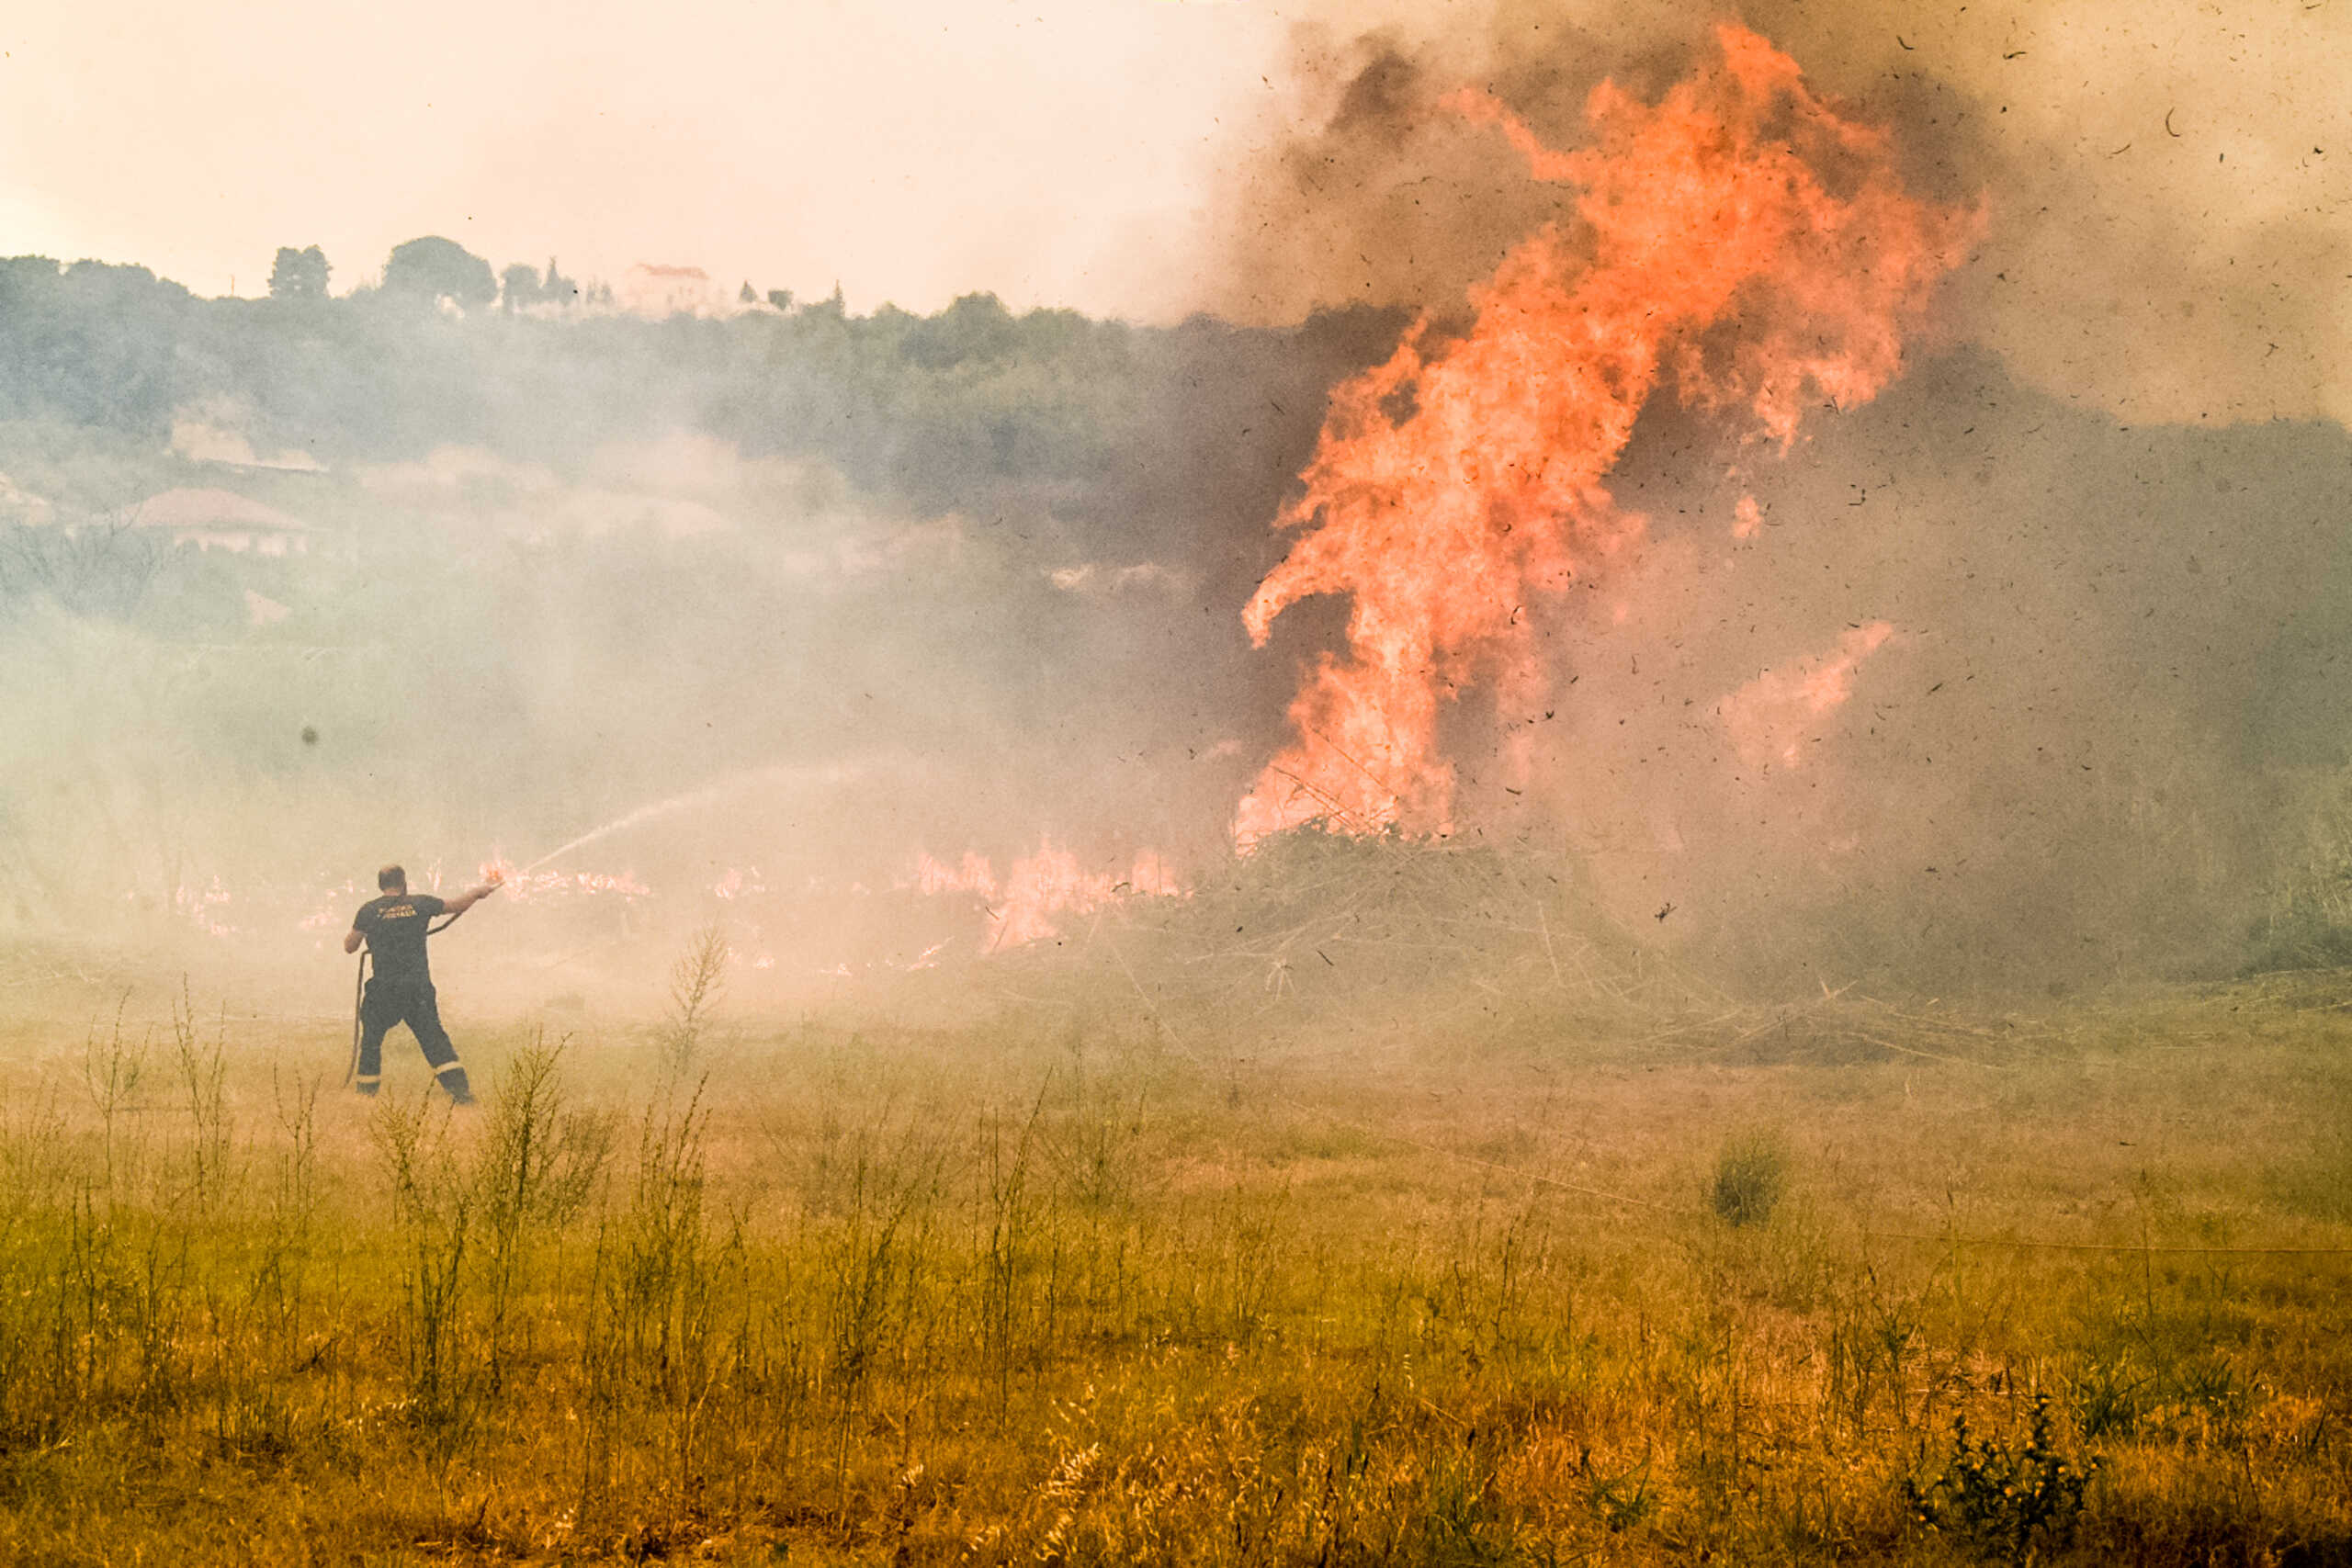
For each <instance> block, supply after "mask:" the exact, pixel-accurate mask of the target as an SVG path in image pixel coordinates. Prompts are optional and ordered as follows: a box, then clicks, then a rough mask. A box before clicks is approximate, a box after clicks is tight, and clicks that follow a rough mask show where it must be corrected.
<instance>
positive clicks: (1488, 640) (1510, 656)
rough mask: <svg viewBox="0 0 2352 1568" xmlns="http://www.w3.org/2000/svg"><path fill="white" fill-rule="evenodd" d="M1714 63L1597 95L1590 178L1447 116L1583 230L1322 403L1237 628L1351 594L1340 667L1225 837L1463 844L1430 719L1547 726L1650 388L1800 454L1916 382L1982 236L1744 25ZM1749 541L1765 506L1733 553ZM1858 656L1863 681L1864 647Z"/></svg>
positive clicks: (1876, 133) (1549, 234) (1583, 168)
mask: <svg viewBox="0 0 2352 1568" xmlns="http://www.w3.org/2000/svg"><path fill="white" fill-rule="evenodd" d="M1716 39H1717V43H1718V46H1719V48H1720V51H1721V54H1720V57H1719V58H1718V59H1715V60H1714V61H1713V62H1711V63H1709V64H1707V65H1706V66H1704V67H1703V68H1702V69H1701V70H1700V71H1699V72H1698V73H1696V74H1694V75H1693V76H1692V77H1691V78H1690V79H1689V80H1686V81H1684V82H1682V83H1681V84H1679V85H1677V86H1675V87H1674V88H1672V89H1671V90H1670V91H1669V92H1668V93H1667V95H1666V96H1665V97H1664V98H1663V99H1662V100H1661V101H1659V102H1658V103H1657V104H1655V105H1651V104H1645V103H1643V102H1640V101H1639V100H1637V99H1635V98H1634V97H1633V96H1630V95H1628V94H1627V93H1625V92H1624V91H1623V90H1622V89H1620V88H1618V87H1617V86H1615V85H1613V84H1611V83H1606V82H1604V83H1603V84H1602V85H1600V87H1599V88H1597V89H1596V90H1595V91H1594V92H1593V94H1592V96H1591V97H1590V99H1589V102H1588V104H1587V106H1586V117H1587V119H1588V120H1589V124H1590V127H1591V130H1592V133H1593V139H1592V143H1591V145H1590V146H1589V147H1586V148H1583V149H1580V150H1577V151H1574V152H1558V151H1555V150H1553V149H1550V148H1547V147H1545V146H1544V145H1543V144H1542V143H1541V142H1539V141H1537V140H1536V138H1535V136H1534V134H1533V133H1532V131H1531V130H1528V128H1527V127H1526V126H1524V125H1522V124H1521V122H1520V121H1519V120H1518V119H1516V118H1514V117H1512V116H1511V115H1510V113H1509V112H1508V111H1507V110H1505V109H1504V108H1503V107H1501V106H1500V105H1499V104H1498V103H1496V102H1495V101H1494V100H1492V99H1491V98H1488V97H1487V96H1484V95H1482V94H1479V93H1476V92H1470V91H1464V92H1458V93H1455V94H1453V95H1452V96H1450V97H1449V98H1447V99H1446V100H1445V103H1446V106H1447V107H1450V108H1452V109H1453V110H1454V111H1456V112H1458V113H1460V114H1462V115H1464V117H1466V118H1469V119H1471V120H1473V121H1476V122H1479V123H1485V124H1491V125H1494V126H1496V127H1498V129H1499V130H1501V132H1502V134H1503V135H1504V137H1505V138H1506V139H1508V140H1509V141H1510V143H1511V145H1512V146H1514V147H1515V148H1517V149H1518V150H1519V152H1521V154H1522V155H1523V156H1524V157H1525V158H1526V160H1527V163H1528V165H1529V168H1530V170H1531V172H1532V174H1533V175H1534V176H1535V177H1536V178H1537V179H1539V180H1546V181H1557V182H1563V183H1566V184H1569V185H1573V186H1577V187H1579V191H1580V194H1579V195H1578V196H1577V198H1576V203H1575V210H1576V220H1575V221H1574V222H1572V223H1568V222H1555V223H1550V224H1546V225H1545V226H1544V228H1543V229H1541V230H1539V231H1537V232H1536V233H1534V234H1533V235H1532V236H1531V237H1529V238H1528V239H1526V240H1524V241H1522V242H1521V243H1519V244H1518V245H1517V246H1516V247H1515V248H1514V249H1513V250H1512V251H1511V252H1510V254H1509V255H1507V256H1506V257H1505V259H1504V260H1503V262H1502V264H1501V265H1500V267H1499V268H1498V270H1497V271H1496V273H1495V275H1494V276H1492V277H1491V278H1489V279H1488V280H1487V282H1486V283H1485V284H1483V285H1481V286H1479V287H1477V288H1474V289H1473V290H1472V291H1471V295H1470V301H1469V302H1470V305H1471V307H1472V310H1473V312H1474V321H1473V323H1472V325H1471V327H1470V330H1469V331H1468V333H1467V334H1466V335H1464V337H1462V338H1461V339H1460V340H1459V341H1456V342H1453V343H1451V344H1443V345H1439V344H1435V343H1433V342H1432V337H1433V334H1432V333H1431V330H1430V321H1429V319H1428V318H1427V317H1426V316H1425V317H1424V318H1423V319H1422V320H1421V321H1419V322H1418V323H1416V325H1415V326H1414V328H1413V329H1412V330H1411V331H1410V332H1409V333H1407V335H1406V338H1405V340H1404V342H1403V343H1402V344H1400V345H1399V346H1398V347H1397V351H1396V353H1395V354H1394V355H1392V356H1391V357H1390V358H1389V359H1388V360H1387V362H1386V363H1385V364H1383V365H1380V366H1378V367H1374V369H1371V370H1369V371H1366V372H1364V373H1363V374H1362V375H1360V376H1358V377H1356V378H1353V379H1352V380H1351V381H1349V382H1347V383H1346V384H1344V385H1343V386H1341V387H1340V389H1338V390H1337V391H1335V392H1334V393H1333V395H1332V399H1331V405H1330V410H1329V414H1328V416H1327V418H1326V421H1325V423H1324V427H1323V432H1322V435H1321V438H1320V441H1319V443H1318V445H1317V450H1316V453H1315V456H1314V457H1313V459H1312V460H1311V461H1310V462H1309V464H1308V466H1307V468H1306V471H1305V473H1304V474H1303V476H1302V479H1303V480H1304V484H1305V490H1304V493H1303V494H1301V496H1300V497H1299V499H1298V500H1297V501H1296V502H1294V503H1293V504H1292V505H1291V506H1289V507H1288V508H1287V509H1286V510H1285V511H1284V512H1283V513H1282V514H1281V516H1280V517H1279V518H1278V519H1277V520H1276V525H1277V526H1278V527H1283V528H1295V529H1298V530H1301V535H1300V537H1299V539H1298V541H1297V544H1296V546H1295V547H1294V548H1293V549H1292V551H1291V553H1290V554H1289V556H1288V557H1287V558H1285V559H1284V560H1283V562H1282V563H1281V564H1280V565H1279V566H1277V567H1276V568H1275V569H1274V570H1272V572H1271V573H1269V574H1268V575H1267V577H1266V579H1265V581H1263V582H1261V584H1260V585H1259V587H1258V591H1257V593H1256V594H1255V595H1254V596H1253V597H1252V599H1251V600H1250V604H1249V605H1248V607H1247V609H1246V610H1245V611H1244V613H1243V621H1244V624H1245V626H1247V627H1248V629H1249V632H1250V637H1251V638H1252V640H1253V641H1255V642H1256V643H1257V644H1258V645H1259V646H1261V647H1262V646H1263V645H1264V643H1265V641H1266V638H1267V636H1268V634H1269V631H1270V628H1271V626H1272V622H1273V620H1274V617H1275V616H1277V615H1280V614H1282V612H1283V610H1284V609H1286V608H1288V607H1289V606H1290V605H1291V604H1295V603H1297V602H1298V601H1299V600H1301V599H1304V598H1307V597H1309V596H1312V595H1315V594H1319V593H1343V594H1346V595H1348V596H1349V601H1350V605H1349V617H1348V627H1347V648H1346V650H1345V652H1344V654H1337V653H1326V654H1324V655H1322V656H1321V658H1320V659H1319V660H1318V661H1317V664H1316V665H1315V667H1314V668H1313V669H1312V670H1311V671H1308V672H1307V673H1306V678H1305V682H1304V684H1303V686H1302V688H1301V690H1300V691H1299V692H1298V694H1297V695H1296V696H1295V698H1294V699H1293V701H1292V703H1291V705H1290V710H1289V716H1290V721H1291V725H1292V727H1293V728H1294V730H1295V738H1294V739H1292V741H1291V743H1290V744H1289V745H1288V746H1287V747H1285V748H1284V749H1283V750H1282V751H1281V752H1280V753H1279V754H1278V755H1276V756H1275V757H1274V759H1273V760H1272V761H1271V762H1269V763H1268V764H1267V766H1266V768H1265V770H1264V772H1263V773H1261V774H1260V776H1259V778H1258V780H1257V782H1256V784H1255V785H1254V786H1253V787H1252V788H1251V790H1250V793H1249V795H1247V796H1246V797H1245V798H1244V799H1243V800H1242V802H1241V804H1240V807H1239V808H1238V811H1237V813H1236V815H1235V818H1234V824H1233V828H1234V837H1235V839H1236V841H1237V842H1238V843H1239V844H1240V845H1242V846H1243V847H1244V848H1246V847H1248V846H1249V845H1250V844H1251V843H1253V842H1255V841H1256V840H1259V839H1261V838H1262V837H1264V836H1265V835H1267V834H1269V833H1272V832H1278V831H1280V830H1282V829H1286V828H1291V827H1295V826H1297V825H1299V824H1302V823H1305V822H1309V821H1316V820H1321V821H1323V822H1326V823H1328V824H1329V825H1330V826H1331V827H1334V828H1336V829H1343V830H1348V831H1355V832H1371V831H1378V830H1383V829H1392V828H1393V829H1399V830H1402V831H1405V832H1408V833H1416V834H1442V833H1445V832H1447V831H1449V830H1451V829H1452V827H1453V811H1454V785H1455V779H1454V770H1453V763H1452V761H1450V760H1449V759H1448V758H1447V757H1446V756H1445V755H1444V753H1443V750H1442V746H1441V743H1440V739H1439V722H1440V717H1441V714H1442V706H1443V705H1444V703H1446V702H1449V701H1451V700H1453V698H1454V697H1455V696H1457V695H1458V694H1460V693H1462V692H1463V691H1464V690H1466V689H1469V688H1472V687H1484V688H1487V689H1488V690H1490V691H1491V692H1492V693H1493V694H1494V696H1495V698H1496V700H1497V701H1498V704H1500V705H1507V706H1509V707H1510V708H1512V709H1514V710H1517V709H1521V708H1522V707H1532V706H1536V705H1542V704H1543V702H1544V697H1545V694H1546V693H1547V692H1548V691H1549V690H1550V689H1551V688H1552V684H1553V682H1552V671H1550V670H1549V669H1548V668H1547V667H1546V665H1545V662H1544V659H1543V658H1542V656H1541V653H1540V650H1539V648H1538V644H1537V640H1536V637H1535V634H1534V633H1533V632H1532V629H1531V626H1530V621H1529V616H1528V615H1527V613H1526V611H1527V607H1528V605H1529V604H1531V603H1532V602H1533V601H1535V600H1536V599H1537V598H1538V597H1539V596H1554V595H1558V594H1560V593H1561V592H1564V591H1565V590H1566V589H1567V588H1568V587H1569V586H1570V585H1571V584H1572V583H1575V582H1578V581H1586V582H1589V581H1593V580H1595V579H1597V578H1598V577H1599V576H1600V574H1601V573H1602V572H1604V570H1606V568H1607V566H1608V565H1609V563H1610V561H1611V558H1612V557H1618V556H1622V555H1623V553H1624V552H1625V551H1626V550H1627V549H1628V548H1629V547H1632V546H1634V545H1635V544H1637V543H1638V542H1640V540H1641V539H1642V538H1643V537H1644V536H1645V531H1646V527H1647V524H1646V521H1645V518H1644V517H1643V516H1642V514H1640V513H1636V512H1633V511H1629V510H1626V509H1624V508H1623V507H1621V506H1620V505H1619V504H1618V503H1617V502H1616V500H1615V499H1614V498H1613V497H1612V496H1611V493H1610V491H1609V490H1608V488H1607V486H1606V483H1605V481H1606V479H1608V477H1609V475H1610V473H1611V470H1612V469H1613V468H1615V466H1616V464H1617V461H1618V459H1619V457H1620V456H1621V455H1622V454H1623V451H1624V449H1625V446H1626V444H1627V442H1628V441H1629V440H1630V439H1631V437H1632V435H1633V432H1634V422H1635V420H1636V419H1637V417H1638V416H1639V415H1640V413H1641V411H1642V408H1643V405H1644V404H1645V402H1646V401H1647V400H1648V399H1649V397H1650V395H1651V394H1652V392H1653V391H1655V390H1657V389H1658V388H1659V387H1660V386H1661V385H1665V386H1667V387H1668V388H1670V389H1671V390H1672V392H1673V393H1674V394H1675V396H1676V397H1677V398H1678V399H1679V400H1680V401H1681V402H1682V403H1683V404H1684V405H1685V406H1687V407H1691V408H1694V409H1698V410H1701V411H1704V412H1710V413H1714V414H1718V415H1723V416H1726V417H1734V418H1736V419H1738V420H1740V421H1741V422H1743V423H1746V424H1747V426H1748V427H1749V433H1750V434H1749V438H1750V439H1760V440H1765V441H1769V442H1770V443H1771V444H1773V445H1775V446H1778V448H1779V449H1781V451H1785V450H1786V449H1787V448H1788V446H1790V445H1791V444H1792V442H1793V441H1794V440H1795V438H1796V436H1797V434H1798V427H1799V424H1800V423H1801V421H1802V418H1803V414H1804V410H1805V409H1806V408H1807V407H1809V406H1815V405H1818V404H1821V403H1824V402H1826V403H1830V404H1834V405H1837V406H1839V407H1851V406H1853V405H1855V404H1858V403H1860V402H1865V401H1867V400H1870V399H1871V398H1872V397H1875V396H1876V395H1877V394H1878V392H1879V391H1880V390H1881V389H1883V388H1884V387H1885V386H1886V385H1887V384H1888V383H1889V382H1890V381H1892V380H1893V379H1894V377H1895V376H1896V375H1897V374H1898V373H1899V371H1900V369H1901V367H1902V359H1903V344H1904V342H1905V337H1906V335H1907V334H1909V333H1912V332H1914V331H1916V329H1917V326H1918V325H1919V324H1920V323H1921V321H1922V320H1923V318H1924V315H1925V312H1926V310H1927V307H1928V301H1929V299H1930V297H1931V294H1932V291H1933V288H1934V286H1935V284H1936V283H1937V281H1938V280H1939V278H1940V277H1941V276H1943V275H1944V274H1945V273H1947V272H1948V271H1950V270H1951V268H1952V267H1953V266H1954V265H1956V264H1957V263H1958V261H1959V260H1960V259H1961V254H1962V250H1963V248H1964V246H1965V245H1966V244H1967V243H1969V241H1970V240H1971V239H1972V237H1973V235H1974V233H1975V232H1976V231H1977V228H1978V226H1979V222H1980V216H1981V215H1980V214H1979V213H1978V212H1976V211H1974V210H1971V209H1947V208H1940V207H1937V206H1933V205H1931V204H1928V203H1927V202H1924V201H1921V200H1919V199H1917V198H1916V197H1912V196H1911V195H1909V194H1907V193H1906V192H1905V188H1904V186H1903V183H1902V181H1901V179H1900V178H1899V176H1898V175H1897V172H1896V168H1895V158H1894V149H1893V147H1892V145H1891V144H1890V141H1889V139H1888V136H1887V133H1886V132H1885V131H1884V130H1882V129H1880V128H1877V127H1874V126H1871V125H1865V124H1861V123H1858V122H1857V121H1855V120H1852V119H1849V118H1846V117H1844V116H1843V115H1841V114H1840V113H1839V112H1838V109H1837V108H1836V107H1833V106H1832V105H1830V104H1828V103H1826V101H1824V100H1823V99H1822V98H1820V97H1819V96H1815V94H1814V93H1813V92H1812V91H1811V90H1810V89H1809V88H1808V87H1807V86H1806V85H1805V84H1804V80H1803V78H1802V76H1801V75H1800V73H1799V72H1798V69H1797V66H1796V63H1795V62H1793V61H1792V60H1791V59H1790V58H1789V57H1788V56H1787V55H1785V54H1782V53H1781V51H1778V50H1777V49H1775V48H1773V47H1772V45H1771V44H1770V43H1769V42H1767V41H1766V40H1765V39H1762V38H1760V37H1758V36H1757V35H1756V34H1755V33H1752V32H1749V31H1747V29H1745V28H1739V27H1736V26H1732V25H1725V26H1724V27H1722V28H1718V29H1717V34H1716ZM1757 521H1758V519H1757V517H1756V515H1755V509H1754V505H1753V502H1749V503H1748V505H1747V507H1746V508H1744V509H1743V510H1742V511H1741V512H1740V513H1739V516H1738V519H1737V525H1736V527H1737V533H1738V536H1741V537H1747V536H1752V535H1753V533H1754V532H1755V528H1756V524H1757ZM1880 635H1881V636H1883V634H1880ZM1871 646H1873V647H1874V646H1875V642H1873V643H1872V644H1871ZM1841 651H1842V652H1843V653H1844V655H1845V656H1846V659H1845V663H1844V665H1843V668H1844V670H1845V671H1846V672H1847V673H1848V674H1850V671H1851V667H1852V662H1853V660H1858V659H1859V658H1860V657H1861V655H1862V654H1864V653H1866V652H1867V651H1868V649H1843V650H1841ZM1831 688H1835V690H1834V697H1835V699H1836V700H1842V698H1843V695H1844V687H1843V686H1842V685H1839V684H1838V682H1834V681H1833V682H1829V683H1828V684H1827V685H1826V686H1824V687H1823V689H1824V690H1831ZM1776 732H1777V731H1776ZM1519 765H1520V766H1521V768H1522V769H1524V767H1525V766H1526V764H1525V762H1524V761H1523V760H1522V761H1521V762H1520V764H1519ZM1515 782H1524V780H1523V779H1521V780H1519V781H1515Z"/></svg>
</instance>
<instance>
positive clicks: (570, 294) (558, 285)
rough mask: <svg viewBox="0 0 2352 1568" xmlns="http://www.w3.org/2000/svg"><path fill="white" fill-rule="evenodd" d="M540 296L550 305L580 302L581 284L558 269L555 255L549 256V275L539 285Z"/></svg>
mask: <svg viewBox="0 0 2352 1568" xmlns="http://www.w3.org/2000/svg"><path fill="white" fill-rule="evenodd" d="M539 298H540V299H544V300H546V301H547V302H548V304H550V305H577V304H578V303H580V285H579V284H577V283H574V282H573V281H572V280H571V278H568V277H566V276H563V274H562V273H560V272H559V271H557V270H556V265H555V257H553V256H549V257H548V275H547V277H546V279H545V280H544V281H542V282H541V283H540V285H539Z"/></svg>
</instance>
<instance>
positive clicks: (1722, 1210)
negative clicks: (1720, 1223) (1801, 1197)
mask: <svg viewBox="0 0 2352 1568" xmlns="http://www.w3.org/2000/svg"><path fill="white" fill-rule="evenodd" d="M1788 1185H1789V1151H1788V1145H1786V1144H1784V1143H1782V1142H1781V1139H1780V1138H1779V1137H1778V1136H1777V1135H1775V1134H1769V1133H1750V1134H1743V1135H1742V1136H1739V1137H1736V1138H1734V1139H1732V1140H1731V1141H1730V1142H1728V1143H1726V1144H1724V1146H1723V1152H1722V1153H1720V1154H1718V1155H1716V1156H1715V1180H1714V1186H1713V1189H1712V1190H1711V1191H1710V1192H1709V1194H1708V1199H1709V1201H1711V1202H1712V1203H1713V1205H1714V1210H1715V1213H1717V1214H1718V1215H1720V1216H1721V1217H1722V1218H1723V1220H1724V1223H1725V1224H1734V1225H1760V1224H1763V1223H1764V1222H1765V1221H1767V1220H1769V1219H1770V1218H1771V1217H1772V1211H1773V1210H1774V1209H1775V1208H1777V1207H1779V1205H1780V1201H1781V1193H1782V1192H1784V1191H1786V1190H1788Z"/></svg>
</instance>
